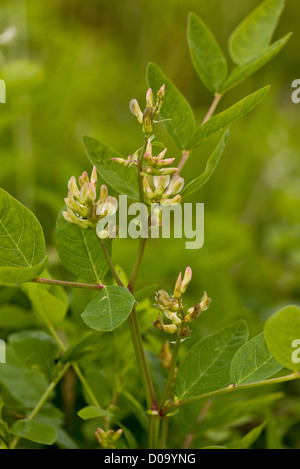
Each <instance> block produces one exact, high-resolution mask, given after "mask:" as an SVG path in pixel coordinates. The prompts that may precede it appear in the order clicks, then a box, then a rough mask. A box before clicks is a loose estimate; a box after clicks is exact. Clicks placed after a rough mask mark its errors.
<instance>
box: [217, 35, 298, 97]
mask: <svg viewBox="0 0 300 469" xmlns="http://www.w3.org/2000/svg"><path fill="white" fill-rule="evenodd" d="M291 35H292V34H291V33H289V34H287V35H286V36H284V37H282V38H281V39H279V40H278V41H276V42H274V44H272V45H271V46H269V47H268V48H267V49H265V50H264V51H263V52H262V53H261V54H260V55H259V56H257V57H256V58H255V59H254V60H253V61H251V62H249V63H247V64H246V65H241V66H239V67H236V68H235V69H234V70H233V71H232V72H231V74H230V75H229V77H228V79H227V80H226V82H225V83H224V85H223V87H222V90H221V92H222V93H225V92H226V91H228V90H230V89H231V88H233V87H234V86H236V85H238V84H239V83H241V82H242V81H244V80H245V79H246V78H248V77H249V76H250V75H252V74H253V73H255V72H256V71H257V70H259V69H260V68H262V67H263V66H264V65H265V64H266V63H268V62H270V60H272V59H273V57H275V56H276V55H277V54H278V53H279V52H280V51H281V49H282V48H283V47H284V46H285V45H286V43H287V42H288V40H289V39H290V37H291Z"/></svg>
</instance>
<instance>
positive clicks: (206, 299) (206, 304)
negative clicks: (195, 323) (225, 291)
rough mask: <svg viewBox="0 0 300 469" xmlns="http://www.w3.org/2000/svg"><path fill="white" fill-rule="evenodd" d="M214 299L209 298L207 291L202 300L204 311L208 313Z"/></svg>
mask: <svg viewBox="0 0 300 469" xmlns="http://www.w3.org/2000/svg"><path fill="white" fill-rule="evenodd" d="M211 301H212V299H211V298H209V297H208V296H207V293H206V291H204V294H203V296H202V298H201V301H200V306H201V310H202V311H206V310H207V309H208V308H209V304H210V303H211Z"/></svg>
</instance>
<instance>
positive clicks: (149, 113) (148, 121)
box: [143, 107, 153, 135]
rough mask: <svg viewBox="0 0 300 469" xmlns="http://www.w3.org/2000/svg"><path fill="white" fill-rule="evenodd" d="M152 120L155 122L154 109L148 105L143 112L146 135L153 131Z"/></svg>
mask: <svg viewBox="0 0 300 469" xmlns="http://www.w3.org/2000/svg"><path fill="white" fill-rule="evenodd" d="M152 122H153V109H152V108H151V107H146V109H145V111H144V114H143V123H144V127H143V131H144V133H145V134H146V135H149V134H151V132H152Z"/></svg>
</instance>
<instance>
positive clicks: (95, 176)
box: [91, 165, 97, 187]
mask: <svg viewBox="0 0 300 469" xmlns="http://www.w3.org/2000/svg"><path fill="white" fill-rule="evenodd" d="M91 183H92V184H94V186H95V187H96V186H97V168H96V166H95V165H94V166H93V171H92V174H91Z"/></svg>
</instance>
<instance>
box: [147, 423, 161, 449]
mask: <svg viewBox="0 0 300 469" xmlns="http://www.w3.org/2000/svg"><path fill="white" fill-rule="evenodd" d="M159 427H160V417H159V416H158V415H150V417H149V449H159V448H158V447H159V444H158V439H159Z"/></svg>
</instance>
